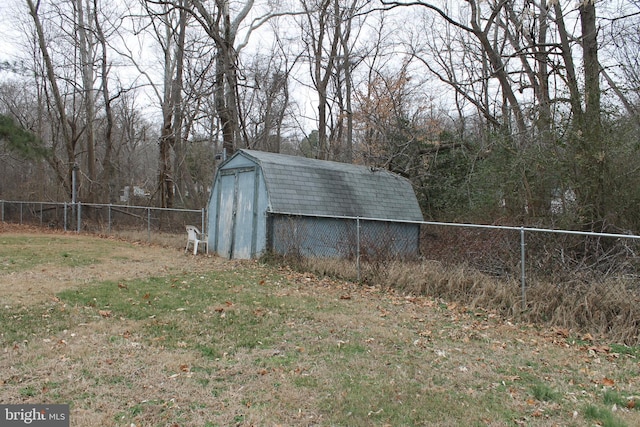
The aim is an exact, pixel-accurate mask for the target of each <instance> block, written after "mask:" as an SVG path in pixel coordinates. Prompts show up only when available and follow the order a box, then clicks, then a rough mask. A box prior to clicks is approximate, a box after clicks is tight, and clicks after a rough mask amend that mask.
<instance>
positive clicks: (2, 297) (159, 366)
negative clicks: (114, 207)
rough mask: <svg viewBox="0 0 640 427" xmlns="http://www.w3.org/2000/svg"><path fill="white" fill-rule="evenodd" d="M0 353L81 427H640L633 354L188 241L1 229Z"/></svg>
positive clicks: (639, 377) (1, 376) (14, 374)
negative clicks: (209, 250)
mask: <svg viewBox="0 0 640 427" xmlns="http://www.w3.org/2000/svg"><path fill="white" fill-rule="evenodd" d="M0 352H1V353H0V354H1V355H0V403H3V404H7V403H25V402H28V403H69V404H70V405H71V425H72V426H127V427H130V426H132V425H135V426H230V425H239V426H243V425H260V426H262V425H264V426H276V425H283V426H303V425H304V426H309V425H318V426H386V425H389V426H418V425H427V426H428V425H437V426H461V425H464V426H519V425H522V426H556V425H558V426H586V425H600V426H638V425H640V411H639V410H638V409H636V407H635V405H636V402H637V404H638V408H640V402H638V400H640V372H639V368H640V366H639V360H638V356H639V355H640V348H631V347H625V346H621V345H616V344H615V343H607V342H604V343H603V342H595V341H593V340H592V339H591V337H590V336H575V335H573V334H572V333H571V331H568V330H562V329H553V330H547V329H543V328H539V327H536V326H534V325H525V324H517V323H515V322H514V321H510V320H509V319H503V318H500V317H499V316H497V315H495V314H494V313H492V312H487V311H482V310H478V309H473V310H471V309H469V308H467V307H464V306H461V305H458V304H453V303H447V301H444V300H441V299H439V298H437V297H434V296H419V297H418V296H412V295H404V294H400V293H399V292H394V291H393V290H390V291H389V290H385V291H383V290H381V289H380V288H379V287H371V286H362V285H357V284H353V283H347V282H341V281H336V280H332V279H329V278H323V277H315V276H313V275H311V274H303V273H298V272H293V271H290V270H288V269H285V268H277V267H273V266H266V265H262V264H260V263H256V262H237V261H224V260H221V259H218V258H215V257H206V256H203V255H199V256H197V257H194V256H193V255H191V254H184V252H183V249H181V248H180V244H177V245H176V247H168V248H167V247H154V246H149V245H136V244H133V243H130V242H124V241H118V240H113V239H104V238H102V239H101V238H96V237H88V236H76V235H73V234H32V233H27V234H20V233H16V232H12V233H7V232H5V233H0Z"/></svg>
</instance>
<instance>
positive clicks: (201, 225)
mask: <svg viewBox="0 0 640 427" xmlns="http://www.w3.org/2000/svg"><path fill="white" fill-rule="evenodd" d="M205 212H206V211H205V210H204V208H202V212H201V215H202V216H201V217H200V230H202V233H203V234H205V235H207V236H208V233H207V230H205V229H204V217H205V215H206V213H205ZM254 234H255V233H254ZM207 244H208V243H207Z"/></svg>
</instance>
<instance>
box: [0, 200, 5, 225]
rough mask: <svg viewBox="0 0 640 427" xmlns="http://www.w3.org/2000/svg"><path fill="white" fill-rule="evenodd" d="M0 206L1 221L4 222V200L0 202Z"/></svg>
mask: <svg viewBox="0 0 640 427" xmlns="http://www.w3.org/2000/svg"><path fill="white" fill-rule="evenodd" d="M0 206H2V209H0V210H2V219H1V221H2V222H4V200H0Z"/></svg>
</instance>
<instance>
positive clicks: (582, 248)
mask: <svg viewBox="0 0 640 427" xmlns="http://www.w3.org/2000/svg"><path fill="white" fill-rule="evenodd" d="M0 215H1V218H0V220H1V221H3V222H5V221H6V222H14V223H25V224H33V225H40V226H43V227H51V228H58V229H64V230H68V231H77V232H81V231H86V232H93V233H103V234H105V233H106V234H112V233H118V232H120V231H131V230H137V231H138V232H142V233H146V235H147V239H148V240H149V241H151V236H152V234H155V233H175V234H180V235H182V234H183V233H184V232H185V228H184V227H185V225H187V224H192V225H199V226H200V227H201V230H205V228H206V227H205V225H206V211H205V210H204V209H201V210H189V209H162V208H153V207H143V206H123V205H104V204H85V203H77V204H75V205H73V204H71V203H51V202H12V201H2V200H0ZM304 217H305V216H304V215H299V214H286V215H282V214H281V215H279V216H278V219H277V220H275V221H273V226H272V227H273V229H272V231H271V237H270V238H271V239H272V247H273V248H274V249H277V250H276V251H275V252H277V253H278V254H280V255H282V256H284V258H285V259H286V260H287V261H288V262H291V263H299V264H300V265H301V266H302V267H303V268H308V269H311V270H313V271H316V272H318V273H320V274H325V273H326V274H332V275H337V276H340V277H343V278H345V279H348V280H357V281H362V282H365V283H371V284H378V285H381V286H388V287H395V288H398V289H401V290H405V291H408V292H412V293H416V294H426V295H432V296H438V297H442V298H445V299H449V300H452V301H457V302H459V303H461V304H465V305H470V306H476V307H481V308H486V309H490V310H496V311H498V312H500V313H502V314H504V315H507V316H513V317H518V318H520V319H523V320H525V321H531V322H542V323H548V324H552V325H555V326H557V327H561V328H566V329H575V330H578V331H589V332H591V333H593V332H595V333H598V334H602V335H607V336H608V337H610V339H614V340H616V341H619V342H624V343H627V344H632V345H638V344H640V236H637V235H628V234H612V233H591V232H578V231H568V230H550V229H542V228H532V227H509V226H493V225H478V224H459V223H441V222H409V221H395V222H394V221H381V220H379V219H370V218H356V217H326V218H322V219H329V220H328V221H304V222H300V221H297V220H296V219H299V218H304ZM307 217H308V218H316V219H318V218H320V217H318V216H307ZM308 218H307V219H308ZM412 227H415V229H417V230H418V231H417V232H418V233H419V247H418V248H416V239H415V236H414V232H413V231H412Z"/></svg>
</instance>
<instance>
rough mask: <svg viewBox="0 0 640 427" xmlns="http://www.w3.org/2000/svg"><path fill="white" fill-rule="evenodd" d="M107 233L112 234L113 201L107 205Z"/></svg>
mask: <svg viewBox="0 0 640 427" xmlns="http://www.w3.org/2000/svg"><path fill="white" fill-rule="evenodd" d="M107 234H109V235H110V234H111V203H109V205H108V206H107Z"/></svg>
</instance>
